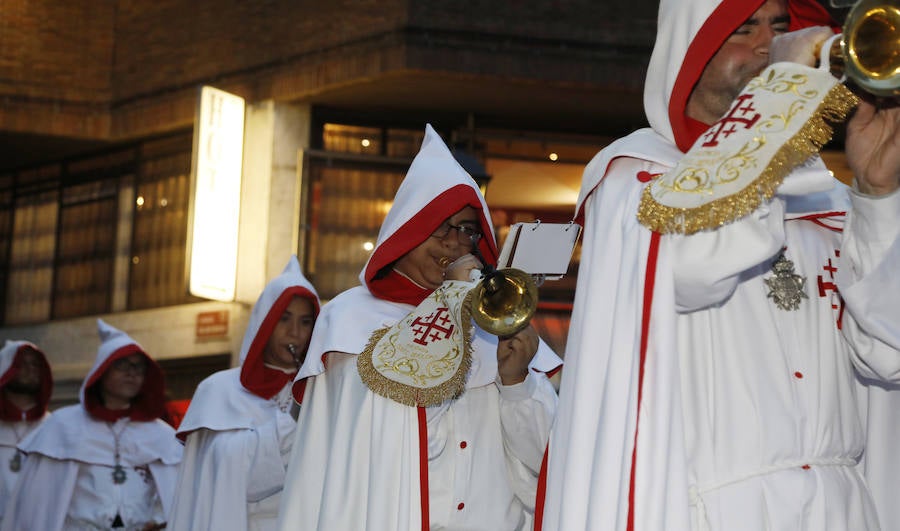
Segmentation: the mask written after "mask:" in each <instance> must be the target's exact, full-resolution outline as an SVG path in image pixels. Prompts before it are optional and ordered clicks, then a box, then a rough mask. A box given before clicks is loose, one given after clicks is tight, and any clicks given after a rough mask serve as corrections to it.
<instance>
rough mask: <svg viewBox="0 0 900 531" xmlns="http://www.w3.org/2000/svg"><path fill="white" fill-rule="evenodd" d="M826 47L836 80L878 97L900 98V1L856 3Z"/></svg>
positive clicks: (864, 1) (874, 0) (823, 52)
mask: <svg viewBox="0 0 900 531" xmlns="http://www.w3.org/2000/svg"><path fill="white" fill-rule="evenodd" d="M825 46H827V49H825V50H823V51H822V55H823V61H825V60H826V59H827V61H828V64H829V69H830V71H831V73H832V74H834V75H835V76H836V77H839V78H843V76H846V77H847V78H849V79H851V80H853V81H854V82H855V83H856V84H857V85H859V87H860V88H862V89H863V90H865V91H866V92H868V93H870V94H873V95H875V96H888V97H890V96H900V0H861V1H859V2H857V3H856V4H855V5H854V6H853V7H852V8H851V9H850V12H849V13H848V14H847V18H846V20H845V21H844V26H843V28H842V34H841V35H837V36H835V38H833V39H831V40H830V44H829V41H826V44H825ZM825 55H827V58H826V57H824V56H825Z"/></svg>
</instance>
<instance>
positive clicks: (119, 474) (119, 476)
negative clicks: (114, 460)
mask: <svg viewBox="0 0 900 531" xmlns="http://www.w3.org/2000/svg"><path fill="white" fill-rule="evenodd" d="M127 477H128V476H127V475H126V474H125V469H124V468H122V465H116V466H115V468H113V473H112V478H113V483H115V484H116V485H121V484H122V483H125V479H126V478H127Z"/></svg>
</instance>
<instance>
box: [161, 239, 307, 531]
mask: <svg viewBox="0 0 900 531" xmlns="http://www.w3.org/2000/svg"><path fill="white" fill-rule="evenodd" d="M295 296H299V297H303V298H307V299H309V300H310V301H311V302H312V303H313V308H314V309H315V312H316V313H318V310H319V299H318V295H317V294H316V290H315V288H314V287H313V285H312V284H311V283H310V282H309V281H308V280H307V279H306V277H304V276H303V272H302V271H301V269H300V264H299V262H298V261H297V257H296V256H294V257H291V259H290V261H289V262H288V264H287V266H286V267H285V269H284V271H283V272H282V273H281V274H280V275H279V276H277V277H275V278H274V279H272V281H271V282H269V283H268V284H267V285H266V287H265V288H264V289H263V292H262V294H261V295H260V296H259V299H258V300H257V302H256V304H255V305H254V307H253V311H252V312H251V314H250V321H249V323H248V325H247V331H246V333H245V334H244V341H243V345H242V346H241V354H240V360H241V366H240V367H235V368H232V369H228V370H225V371H220V372H217V373H215V374H213V375H211V376H210V377H208V378H206V379H205V380H203V381H202V382H200V385H199V386H197V390H196V392H195V393H194V397H193V398H192V400H191V404H190V406H189V407H188V410H187V413H185V416H184V419H183V420H182V421H181V424H180V425H179V427H178V437H179V438H182V439H184V440H185V448H184V458H183V459H182V462H181V465H180V466H179V473H178V487H177V489H176V495H175V504H174V507H173V509H172V513H171V514H170V517H169V525H168V529H172V530H184V531H203V530H208V531H213V530H218V529H234V530H238V529H246V530H248V531H263V530H270V529H274V527H275V519H276V517H277V515H278V504H279V500H280V498H281V489H282V486H283V484H284V476H285V468H286V466H287V461H288V457H289V456H290V451H291V444H292V443H293V441H294V428H295V426H296V422H295V421H294V419H293V418H292V417H291V416H290V414H289V407H284V406H285V405H287V406H290V405H291V404H293V397H292V396H291V389H290V388H291V381H290V380H288V382H287V383H286V384H285V386H284V388H283V389H282V390H281V392H279V393H278V394H277V395H275V396H274V397H272V398H263V397H261V396H259V395H257V394H255V393H253V392H251V391H250V390H248V389H247V388H246V387H244V385H243V384H242V383H241V374H242V372H241V371H242V369H243V368H244V366H245V365H247V364H254V363H262V352H263V349H264V348H265V346H266V343H267V342H268V341H269V336H270V334H271V331H272V328H273V327H274V324H275V323H276V322H278V319H279V318H280V317H281V315H282V313H283V312H284V309H285V307H286V306H287V305H288V304H289V303H290V301H291V299H293V297H295ZM283 409H284V410H283Z"/></svg>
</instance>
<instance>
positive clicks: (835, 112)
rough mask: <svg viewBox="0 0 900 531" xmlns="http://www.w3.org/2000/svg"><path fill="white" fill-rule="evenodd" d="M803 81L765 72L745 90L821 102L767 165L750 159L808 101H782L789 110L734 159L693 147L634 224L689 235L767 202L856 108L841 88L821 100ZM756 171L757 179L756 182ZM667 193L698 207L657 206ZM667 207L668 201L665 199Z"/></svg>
mask: <svg viewBox="0 0 900 531" xmlns="http://www.w3.org/2000/svg"><path fill="white" fill-rule="evenodd" d="M807 81H808V77H807V76H806V75H802V74H791V73H777V72H774V71H773V70H769V71H768V73H764V75H762V76H759V77H757V78H755V79H754V80H752V81H751V82H750V83H749V84H748V86H747V89H746V90H763V91H767V92H771V93H776V94H787V93H790V94H795V95H797V96H799V97H801V98H804V99H807V98H817V97H818V98H822V101H821V102H820V103H819V104H818V105H817V107H816V109H814V110H813V111H812V112H811V116H810V117H809V118H808V119H806V122H805V123H803V124H802V125H800V124H797V126H796V127H797V132H796V133H795V134H794V135H793V136H792V137H790V138H788V139H787V140H785V141H782V140H781V139H778V141H779V142H783V143H782V145H781V147H779V148H778V149H777V150H776V151H775V152H774V154H773V156H772V157H771V158H770V159H769V161H768V163H765V161H760V160H758V159H757V158H756V157H755V156H754V155H756V154H758V153H757V152H759V151H760V150H762V149H763V148H764V147H766V145H767V143H768V142H769V139H768V137H767V135H774V134H777V133H782V134H785V132H786V131H787V130H788V128H789V126H791V125H792V122H793V121H795V120H797V119H799V117H801V116H802V115H803V114H804V112H805V113H807V114H808V113H809V110H808V109H807V106H808V105H809V104H810V102H809V101H805V100H793V101H790V103H788V102H785V105H786V107H787V108H786V109H785V110H784V111H783V112H781V113H775V114H772V115H770V116H768V117H767V118H766V119H765V120H762V121H760V122H759V123H758V124H757V125H756V127H754V130H753V136H752V137H751V138H750V140H749V141H747V142H745V143H744V144H743V145H742V146H741V147H740V148H738V149H737V152H736V153H734V154H733V155H729V156H725V155H723V154H722V153H721V151H720V150H718V149H711V148H700V149H698V147H697V146H695V147H694V148H693V149H691V151H689V152H688V154H686V155H685V157H684V158H683V159H682V161H681V162H680V163H679V164H678V166H676V168H675V169H674V170H673V171H678V173H677V175H675V177H674V178H671V176H669V174H665V175H662V176H660V177H657V179H656V180H655V181H654V182H652V183H651V184H650V185H648V186H647V187H646V188H644V190H643V194H642V196H641V203H640V207H639V209H638V214H637V218H638V221H640V223H641V224H642V225H644V226H646V227H647V228H649V229H651V230H653V231H657V232H661V233H664V234H668V233H682V234H693V233H695V232H698V231H701V230H709V229H714V228H716V227H721V226H723V225H725V224H727V223H731V222H732V221H735V220H736V219H739V218H741V217H743V216H746V215H748V214H750V213H751V212H753V211H754V210H756V209H757V208H758V207H759V205H760V204H762V203H763V202H765V201H768V200H770V199H771V198H772V197H773V196H774V195H775V191H776V189H777V188H778V186H779V185H781V183H782V181H783V180H784V178H785V177H786V176H787V175H788V174H789V173H790V172H791V171H792V170H793V169H794V168H795V167H796V166H798V165H799V164H802V163H803V162H805V161H806V160H807V159H809V157H810V156H812V155H813V154H815V153H817V152H818V151H819V150H820V149H821V148H822V146H823V145H825V143H827V142H828V141H829V140H830V139H831V136H832V134H833V130H832V128H831V126H830V125H829V122H839V121H842V120H843V119H844V118H845V117H846V116H847V114H849V112H850V111H851V110H852V109H853V108H854V107H855V106H856V104H857V103H858V98H857V97H856V96H855V95H854V94H853V93H852V92H850V90H848V89H847V88H846V87H845V86H843V85H841V84H835V85H833V86H832V87H831V88H830V89H829V90H828V92H827V93H826V94H825V95H824V97H822V95H821V94H820V91H817V90H815V89H808V90H806V89H804V88H803V85H804V84H805V83H806V82H807ZM813 103H814V101H813ZM770 149H771V148H770ZM760 166H763V167H762V169H759V170H757V168H758V167H760ZM747 172H749V174H747ZM756 172H758V174H756V175H755V177H754V176H753V175H754V173H756ZM741 176H743V177H744V178H745V179H747V180H748V181H749V182H748V183H747V184H746V185H743V187H742V188H741V189H740V190H738V191H737V192H735V193H731V194H729V195H725V196H721V192H719V195H720V197H717V190H716V188H717V187H719V186H722V185H726V184H733V183H735V182H736V180H737V179H738V178H739V177H741ZM738 184H740V183H738ZM654 194H655V196H654ZM670 194H682V195H683V196H684V194H687V195H688V196H690V195H693V196H696V197H698V198H699V200H698V201H695V202H694V203H696V204H697V206H691V207H677V206H671V204H664V203H663V202H661V200H666V196H668V195H670ZM666 203H671V201H668V200H666Z"/></svg>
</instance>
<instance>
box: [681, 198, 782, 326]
mask: <svg viewBox="0 0 900 531" xmlns="http://www.w3.org/2000/svg"><path fill="white" fill-rule="evenodd" d="M667 237H668V238H670V239H671V249H672V250H673V273H674V277H675V304H676V307H677V309H678V311H680V312H684V313H686V312H691V311H695V310H700V309H702V308H706V307H708V306H712V305H714V304H718V303H720V302H722V301H724V300H726V299H727V298H728V297H730V296H731V294H732V293H734V290H735V289H736V288H737V285H738V283H739V282H740V281H741V273H743V272H744V271H747V270H748V269H750V268H752V267H755V266H756V265H758V264H760V263H762V262H764V261H765V260H768V259H770V258H772V257H773V256H775V254H776V253H777V252H778V251H779V249H781V248H782V246H783V245H784V241H785V236H784V203H783V201H782V200H781V199H779V198H777V197H776V198H775V199H773V200H772V201H770V202H768V203H765V204H763V205H761V206H760V207H759V208H757V209H756V210H755V211H754V212H753V213H752V214H750V215H748V216H745V217H744V218H741V219H739V220H737V221H735V222H733V223H729V224H727V225H725V226H723V227H720V228H718V229H716V230H712V231H702V232H697V233H695V234H691V235H679V234H674V235H670V236H667Z"/></svg>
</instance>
